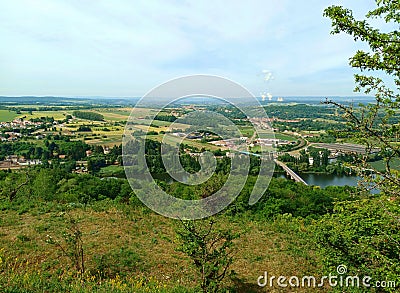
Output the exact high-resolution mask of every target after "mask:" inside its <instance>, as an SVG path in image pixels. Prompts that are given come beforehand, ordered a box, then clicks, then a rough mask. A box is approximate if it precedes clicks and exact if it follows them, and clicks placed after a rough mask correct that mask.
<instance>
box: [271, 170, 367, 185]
mask: <svg viewBox="0 0 400 293" xmlns="http://www.w3.org/2000/svg"><path fill="white" fill-rule="evenodd" d="M299 175H300V177H301V178H303V179H304V181H305V182H307V184H308V185H316V186H320V187H322V188H323V187H326V186H345V185H348V186H357V182H358V180H359V179H360V178H359V177H357V176H339V175H332V174H309V173H307V174H299ZM277 177H278V178H287V177H286V176H285V175H283V174H278V175H277Z"/></svg>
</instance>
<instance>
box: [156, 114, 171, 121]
mask: <svg viewBox="0 0 400 293" xmlns="http://www.w3.org/2000/svg"><path fill="white" fill-rule="evenodd" d="M176 119H177V118H176V117H175V116H174V115H156V117H154V120H159V121H168V122H174V121H175V120H176Z"/></svg>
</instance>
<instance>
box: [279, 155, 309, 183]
mask: <svg viewBox="0 0 400 293" xmlns="http://www.w3.org/2000/svg"><path fill="white" fill-rule="evenodd" d="M274 161H275V164H277V165H278V166H281V167H282V168H283V170H285V172H286V174H287V175H288V176H290V178H292V179H293V180H294V181H296V182H300V183H303V184H304V185H308V184H307V182H305V181H304V180H303V178H301V177H300V176H299V175H297V174H296V173H295V172H294V171H293V170H292V169H290V168H289V167H288V166H287V165H286V164H285V163H283V162H281V161H278V160H274Z"/></svg>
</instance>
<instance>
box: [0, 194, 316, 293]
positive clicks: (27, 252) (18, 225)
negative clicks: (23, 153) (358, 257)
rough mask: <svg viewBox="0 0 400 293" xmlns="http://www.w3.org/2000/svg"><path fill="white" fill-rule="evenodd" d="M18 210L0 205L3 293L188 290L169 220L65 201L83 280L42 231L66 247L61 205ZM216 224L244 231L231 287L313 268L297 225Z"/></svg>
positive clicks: (136, 210) (246, 287)
mask: <svg viewBox="0 0 400 293" xmlns="http://www.w3.org/2000/svg"><path fill="white" fill-rule="evenodd" d="M19 209H20V208H19V207H14V208H9V209H4V208H3V209H1V210H0V219H8V220H7V221H0V226H1V231H2V233H1V234H0V247H2V249H1V251H0V259H1V261H0V289H1V290H2V291H3V292H12V291H18V292H19V291H21V290H23V291H26V292H28V291H29V292H43V291H46V292H57V291H60V290H61V289H60V288H64V287H66V288H68V291H69V292H91V291H94V290H99V291H97V292H107V291H113V292H114V291H116V292H132V291H133V292H144V291H145V290H147V292H148V291H150V292H190V291H192V292H195V289H194V287H195V283H194V281H195V277H194V276H195V272H194V269H193V267H192V265H191V262H190V260H189V259H188V258H187V257H186V256H185V255H183V254H181V253H180V252H177V251H176V250H175V248H176V243H175V232H174V229H175V227H176V225H178V223H179V222H178V221H176V220H172V219H168V218H165V217H162V216H159V215H157V214H155V213H153V212H151V211H149V210H148V209H147V208H141V207H133V206H129V205H122V204H118V203H115V202H112V201H109V200H105V201H101V202H95V203H94V204H92V205H88V206H79V205H77V206H75V207H72V206H70V208H69V212H68V213H69V214H70V215H71V217H73V218H75V219H77V220H78V223H79V226H80V228H81V231H82V233H83V234H82V235H83V236H82V238H83V243H84V252H85V266H86V271H87V274H86V275H85V276H84V281H83V283H82V282H81V281H80V280H79V279H77V277H75V272H74V267H73V264H72V263H71V261H70V260H69V259H68V257H66V256H65V255H64V254H63V253H62V251H61V250H60V249H59V248H58V247H57V246H55V245H52V244H49V243H47V242H46V239H48V236H47V235H49V236H51V237H53V238H54V239H57V240H59V241H60V243H61V244H63V245H65V243H64V242H62V234H63V232H64V231H66V229H67V228H68V225H67V223H66V214H65V212H66V207H65V206H62V205H59V204H55V203H51V202H47V203H37V204H32V203H31V204H30V205H29V208H28V209H25V212H23V213H22V214H21V213H19V212H18V210H19ZM11 220H12V221H11ZM218 222H219V223H220V225H221V226H222V227H223V228H230V229H232V230H233V231H236V232H239V231H240V232H245V233H244V234H243V235H242V237H240V238H239V239H238V240H236V247H237V252H236V253H235V262H234V264H233V266H232V269H233V270H234V271H235V272H236V278H235V279H234V280H229V279H228V280H227V282H226V285H228V286H233V287H236V288H242V289H241V290H238V292H263V290H259V289H260V288H257V286H256V284H257V278H258V276H259V275H261V274H263V273H264V271H267V272H268V273H269V274H271V275H280V274H284V275H301V274H302V273H305V272H307V273H308V274H310V273H317V272H318V269H319V268H318V267H315V265H314V264H313V260H314V259H315V256H314V255H313V252H312V251H311V250H308V248H307V245H306V243H307V238H303V235H301V233H299V231H300V230H299V227H298V226H297V224H296V225H294V224H293V223H292V222H290V221H288V220H286V219H280V220H279V219H278V220H277V222H275V223H272V222H253V221H248V220H246V218H245V217H241V218H240V219H238V220H233V219H232V218H226V217H224V216H223V215H222V216H219V217H218ZM295 231H296V232H295ZM299 247H302V248H303V249H299ZM294 248H297V250H296V249H294ZM57 276H58V277H57ZM176 284H180V286H177V285H176ZM11 288H14V289H11ZM182 288H186V289H182ZM6 289H8V290H9V291H6ZM255 289H257V290H256V291H254V290H255ZM142 290H143V291H142ZM252 290H253V291H252ZM61 291H62V290H61ZM299 292H301V290H300V291H299Z"/></svg>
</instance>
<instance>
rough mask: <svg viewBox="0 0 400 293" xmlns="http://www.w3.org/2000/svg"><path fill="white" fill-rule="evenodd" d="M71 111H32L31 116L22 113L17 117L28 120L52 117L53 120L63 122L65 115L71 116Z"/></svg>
mask: <svg viewBox="0 0 400 293" xmlns="http://www.w3.org/2000/svg"><path fill="white" fill-rule="evenodd" d="M72 112H73V111H68V110H64V109H60V110H59V111H32V114H29V113H28V112H22V114H20V115H19V116H18V117H19V118H22V117H26V118H25V119H27V120H29V119H32V118H40V117H53V118H54V119H55V120H63V119H65V116H66V115H67V114H72Z"/></svg>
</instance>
